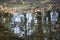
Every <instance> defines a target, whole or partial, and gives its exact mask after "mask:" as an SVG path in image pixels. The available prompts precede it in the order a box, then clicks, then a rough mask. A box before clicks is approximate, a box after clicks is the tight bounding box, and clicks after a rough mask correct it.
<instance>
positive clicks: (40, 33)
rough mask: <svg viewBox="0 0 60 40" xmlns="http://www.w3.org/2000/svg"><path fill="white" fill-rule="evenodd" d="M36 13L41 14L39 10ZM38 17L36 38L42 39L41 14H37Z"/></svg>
mask: <svg viewBox="0 0 60 40" xmlns="http://www.w3.org/2000/svg"><path fill="white" fill-rule="evenodd" d="M37 14H39V15H41V12H38V13H37ZM37 19H38V33H37V36H38V37H37V38H38V40H44V34H43V30H42V25H41V23H42V22H41V16H37Z"/></svg>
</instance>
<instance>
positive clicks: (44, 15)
mask: <svg viewBox="0 0 60 40" xmlns="http://www.w3.org/2000/svg"><path fill="white" fill-rule="evenodd" d="M37 14H38V15H40V16H38V15H37V16H36V14H35V13H31V12H30V13H28V12H27V13H23V12H18V13H15V14H14V15H10V14H4V15H3V14H1V15H2V16H1V17H0V25H1V28H0V29H1V31H0V34H1V36H0V39H1V40H57V39H58V40H59V38H57V37H58V36H57V37H56V35H57V34H56V33H57V32H55V30H54V28H55V25H56V22H57V21H59V20H58V19H59V13H58V12H52V11H51V12H50V13H49V12H37ZM1 37H2V38H1Z"/></svg>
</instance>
